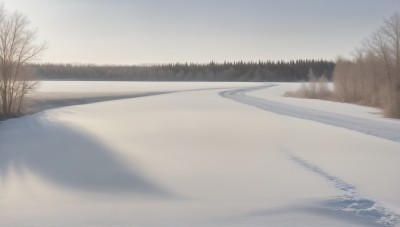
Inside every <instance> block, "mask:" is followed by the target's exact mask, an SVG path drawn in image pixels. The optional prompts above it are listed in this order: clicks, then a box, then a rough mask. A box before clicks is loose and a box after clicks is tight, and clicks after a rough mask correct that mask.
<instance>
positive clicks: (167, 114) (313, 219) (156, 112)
mask: <svg viewBox="0 0 400 227" xmlns="http://www.w3.org/2000/svg"><path fill="white" fill-rule="evenodd" d="M77 83H80V84H77ZM267 85H276V84H267ZM259 86H264V87H263V88H262V89H258V88H257V90H256V89H255V88H256V87H259ZM296 86H299V84H278V85H277V86H265V85H263V84H259V83H171V82H168V83H149V82H148V83H130V82H128V83H127V82H121V83H111V84H110V83H109V82H84V83H82V82H46V83H43V85H42V87H41V88H39V92H66V93H70V92H71V93H72V92H86V93H90V92H95V93H103V92H104V93H112V92H160V91H182V92H175V93H169V94H162V95H156V96H147V97H140V98H133V99H123V100H116V101H109V102H98V103H93V104H86V105H77V106H69V107H63V108H58V109H52V110H47V111H44V112H40V113H37V114H34V115H31V116H26V117H23V118H19V119H12V120H8V121H5V122H1V123H0V176H1V179H0V226H2V227H3V226H5V227H8V226H10V227H14V226H15V227H16V226H46V227H47V226H61V227H64V226H68V227H69V226H144V227H147V226H149V227H153V226H167V227H170V226H171V227H175V226H177V227H178V226H206V227H207V226H256V227H257V226H398V225H399V223H400V216H399V215H400V193H399V192H400V177H399V175H398V174H399V173H400V164H399V163H400V142H399V141H398V140H396V138H398V137H397V136H396V135H393V138H394V139H392V137H390V138H386V137H387V136H386V135H387V134H389V135H390V134H391V133H396V132H397V131H396V130H398V129H399V128H400V121H398V120H392V119H383V118H381V117H380V116H379V115H378V114H376V113H377V112H378V110H376V109H372V108H366V107H360V106H355V105H349V104H342V103H332V102H326V101H319V100H301V99H293V98H284V97H281V95H282V94H283V92H284V91H286V90H292V89H295V88H296ZM249 87H251V88H252V89H250V90H246V88H249ZM243 89H245V90H243ZM260 99H261V100H260ZM321 112H323V113H324V114H325V115H324V114H322V115H321ZM326 113H329V114H326ZM343 115H346V116H347V117H348V118H346V116H343ZM335 117H338V119H339V121H340V119H344V120H348V119H354V118H357V119H358V118H362V119H363V120H365V122H374V124H376V122H381V125H382V127H383V129H382V130H383V131H384V132H385V131H387V130H389V131H390V132H391V133H383V134H376V135H374V134H371V133H368V132H369V131H376V129H371V130H369V131H362V130H356V129H354V128H351V127H348V125H349V124H351V122H348V121H345V123H344V124H343V125H338V124H336V125H335V124H334V123H332V122H331V121H329V122H326V121H324V118H328V119H332V118H333V119H336V118H335ZM321 119H322V120H321ZM362 122H364V121H362ZM391 130H393V131H391ZM381 135H383V136H381ZM385 136H386V137H385Z"/></svg>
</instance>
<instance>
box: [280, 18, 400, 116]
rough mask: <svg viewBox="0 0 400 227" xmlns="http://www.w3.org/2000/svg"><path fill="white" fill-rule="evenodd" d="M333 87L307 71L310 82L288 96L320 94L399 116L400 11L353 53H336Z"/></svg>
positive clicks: (318, 95) (323, 97)
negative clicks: (343, 55)
mask: <svg viewBox="0 0 400 227" xmlns="http://www.w3.org/2000/svg"><path fill="white" fill-rule="evenodd" d="M333 86H334V88H333V91H332V92H330V91H329V89H327V85H326V80H324V79H323V78H320V79H318V78H316V77H315V76H313V75H312V74H310V83H309V84H308V85H303V86H302V87H301V88H300V89H299V90H298V91H296V92H294V93H288V94H287V95H289V96H300V97H305V98H322V99H330V100H336V101H341V102H350V103H357V104H362V105H367V106H372V107H378V108H381V109H383V113H384V115H385V116H387V117H394V118H400V14H399V13H395V14H393V15H392V16H391V17H389V18H387V19H385V20H384V22H383V25H382V26H381V27H380V28H379V29H377V30H376V31H375V32H374V33H372V34H371V35H370V37H368V38H366V39H365V40H364V41H363V42H362V43H361V44H360V45H359V47H357V48H356V49H355V50H354V51H353V53H352V57H351V58H349V59H347V58H344V57H339V58H337V60H336V67H335V70H334V72H333Z"/></svg>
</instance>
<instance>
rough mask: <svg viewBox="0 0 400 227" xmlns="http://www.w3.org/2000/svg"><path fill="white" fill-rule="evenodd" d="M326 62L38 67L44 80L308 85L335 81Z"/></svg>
mask: <svg viewBox="0 0 400 227" xmlns="http://www.w3.org/2000/svg"><path fill="white" fill-rule="evenodd" d="M334 67H335V63H334V62H332V61H326V60H292V61H258V62H243V61H239V62H224V63H215V62H210V63H208V64H194V63H175V64H154V65H132V66H123V65H121V66H115V65H114V66H113V65H93V64H86V65H85V64H50V63H48V64H35V65H32V68H34V69H35V71H36V74H37V77H38V79H40V80H89V81H91V80H106V81H305V80H307V74H308V72H309V70H310V69H311V70H313V72H314V74H315V75H316V76H317V77H320V76H322V75H325V76H326V77H327V78H329V79H330V78H332V72H333V70H334Z"/></svg>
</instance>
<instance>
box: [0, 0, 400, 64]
mask: <svg viewBox="0 0 400 227" xmlns="http://www.w3.org/2000/svg"><path fill="white" fill-rule="evenodd" d="M0 2H1V1H0ZM2 2H3V3H4V5H5V7H6V9H7V10H12V11H13V10H18V11H20V12H22V13H24V14H25V15H27V16H28V18H29V20H30V21H31V26H32V27H37V28H38V30H39V40H43V41H47V42H48V46H49V48H48V50H47V51H46V52H45V54H44V55H43V58H42V60H41V62H51V63H83V64H88V63H89V64H111V65H132V64H136V65H138V64H139V65H140V64H162V63H174V62H194V63H207V62H210V61H215V62H223V61H240V60H243V61H258V60H263V61H265V60H274V61H276V60H286V61H288V60H291V59H294V60H295V59H326V60H333V59H334V58H335V57H336V56H337V55H345V56H346V55H348V54H349V53H350V52H351V51H352V50H353V48H354V47H355V46H357V45H358V44H359V42H360V41H362V40H363V39H364V38H367V37H368V36H369V35H370V34H371V33H372V32H373V31H374V30H376V29H377V28H378V27H379V26H380V25H381V24H382V21H383V19H384V18H387V17H389V16H390V15H391V14H392V13H394V12H396V11H399V10H400V1H396V0H384V1H378V0H353V1H345V0H339V1H328V0H322V1H321V0H298V1H290V0H283V1H272V0H266V1H262V0H251V1H239V0H234V1H228V0H220V1H211V0H204V1H194V0H186V1H184V0H172V1H160V0H150V1H143V0H142V1H128V0H121V1H118V2H116V1H106V0H100V1H99V0H97V1H94V0H85V1H78V0H71V1H62V0H35V1H33V0H3V1H2Z"/></svg>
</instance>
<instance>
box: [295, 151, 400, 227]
mask: <svg viewBox="0 0 400 227" xmlns="http://www.w3.org/2000/svg"><path fill="white" fill-rule="evenodd" d="M290 159H291V160H293V161H294V162H295V163H297V164H298V165H300V166H302V167H303V168H305V169H307V170H309V171H311V172H313V173H316V174H318V175H319V176H321V177H322V178H324V179H325V180H326V181H328V182H330V183H331V184H333V185H334V187H335V188H337V189H339V190H340V191H341V193H342V195H341V196H340V197H339V198H337V199H334V200H331V201H328V202H326V203H325V204H324V205H325V206H326V207H327V208H328V209H332V210H336V211H342V212H347V213H350V214H353V215H356V216H358V217H361V218H365V219H368V220H371V221H374V222H376V223H378V224H382V225H384V226H400V215H398V214H396V213H393V212H392V211H390V210H389V209H387V208H386V207H384V206H383V205H382V204H380V203H378V202H376V201H374V200H372V199H369V198H367V197H366V196H364V195H362V194H361V193H359V192H358V191H357V190H356V188H355V187H354V186H353V185H351V184H348V183H346V182H344V181H343V180H341V179H339V178H337V177H335V176H332V175H330V174H328V173H327V172H325V171H324V170H322V169H321V168H319V167H318V166H316V165H313V164H311V163H309V162H307V161H305V160H303V159H301V158H299V157H297V156H294V155H290Z"/></svg>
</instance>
